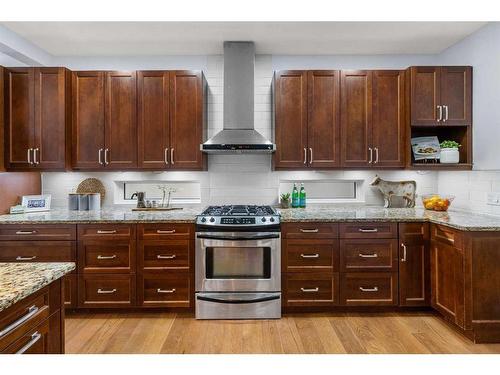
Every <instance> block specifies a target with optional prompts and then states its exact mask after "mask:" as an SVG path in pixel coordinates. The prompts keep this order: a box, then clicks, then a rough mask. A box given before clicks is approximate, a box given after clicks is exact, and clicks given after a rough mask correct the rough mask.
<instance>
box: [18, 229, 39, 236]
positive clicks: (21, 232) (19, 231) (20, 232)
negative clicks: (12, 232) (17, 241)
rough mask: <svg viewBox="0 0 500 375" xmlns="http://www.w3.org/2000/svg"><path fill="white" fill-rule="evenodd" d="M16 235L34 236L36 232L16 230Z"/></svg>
mask: <svg viewBox="0 0 500 375" xmlns="http://www.w3.org/2000/svg"><path fill="white" fill-rule="evenodd" d="M16 234H23V235H27V234H36V230H18V231H17V232H16Z"/></svg>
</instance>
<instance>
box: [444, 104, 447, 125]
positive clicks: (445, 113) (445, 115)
mask: <svg viewBox="0 0 500 375" xmlns="http://www.w3.org/2000/svg"><path fill="white" fill-rule="evenodd" d="M445 121H448V106H447V105H445V106H444V120H443V122H445Z"/></svg>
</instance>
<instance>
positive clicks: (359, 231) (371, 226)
mask: <svg viewBox="0 0 500 375" xmlns="http://www.w3.org/2000/svg"><path fill="white" fill-rule="evenodd" d="M339 231H340V238H398V225H397V223H382V222H373V223H371V222H366V223H344V224H340V226H339Z"/></svg>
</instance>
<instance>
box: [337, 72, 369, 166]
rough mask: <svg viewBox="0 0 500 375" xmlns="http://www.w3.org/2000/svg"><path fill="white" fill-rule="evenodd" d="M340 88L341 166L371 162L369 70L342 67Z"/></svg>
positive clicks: (363, 164) (361, 164) (366, 164)
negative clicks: (351, 69)
mask: <svg viewBox="0 0 500 375" xmlns="http://www.w3.org/2000/svg"><path fill="white" fill-rule="evenodd" d="M340 90H341V92H342V95H341V108H340V126H341V131H340V132H341V144H342V146H341V163H342V166H343V167H367V166H371V163H370V161H371V160H373V153H372V152H370V151H369V147H372V146H371V144H370V141H371V138H372V135H371V128H372V72H371V71H366V70H365V71H362V70H359V71H342V75H341V82H340Z"/></svg>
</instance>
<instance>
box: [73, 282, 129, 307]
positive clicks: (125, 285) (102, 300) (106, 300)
mask: <svg viewBox="0 0 500 375" xmlns="http://www.w3.org/2000/svg"><path fill="white" fill-rule="evenodd" d="M134 304H135V275H115V274H113V275H106V274H101V275H81V276H80V278H79V280H78V306H79V307H130V306H133V305H134Z"/></svg>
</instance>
